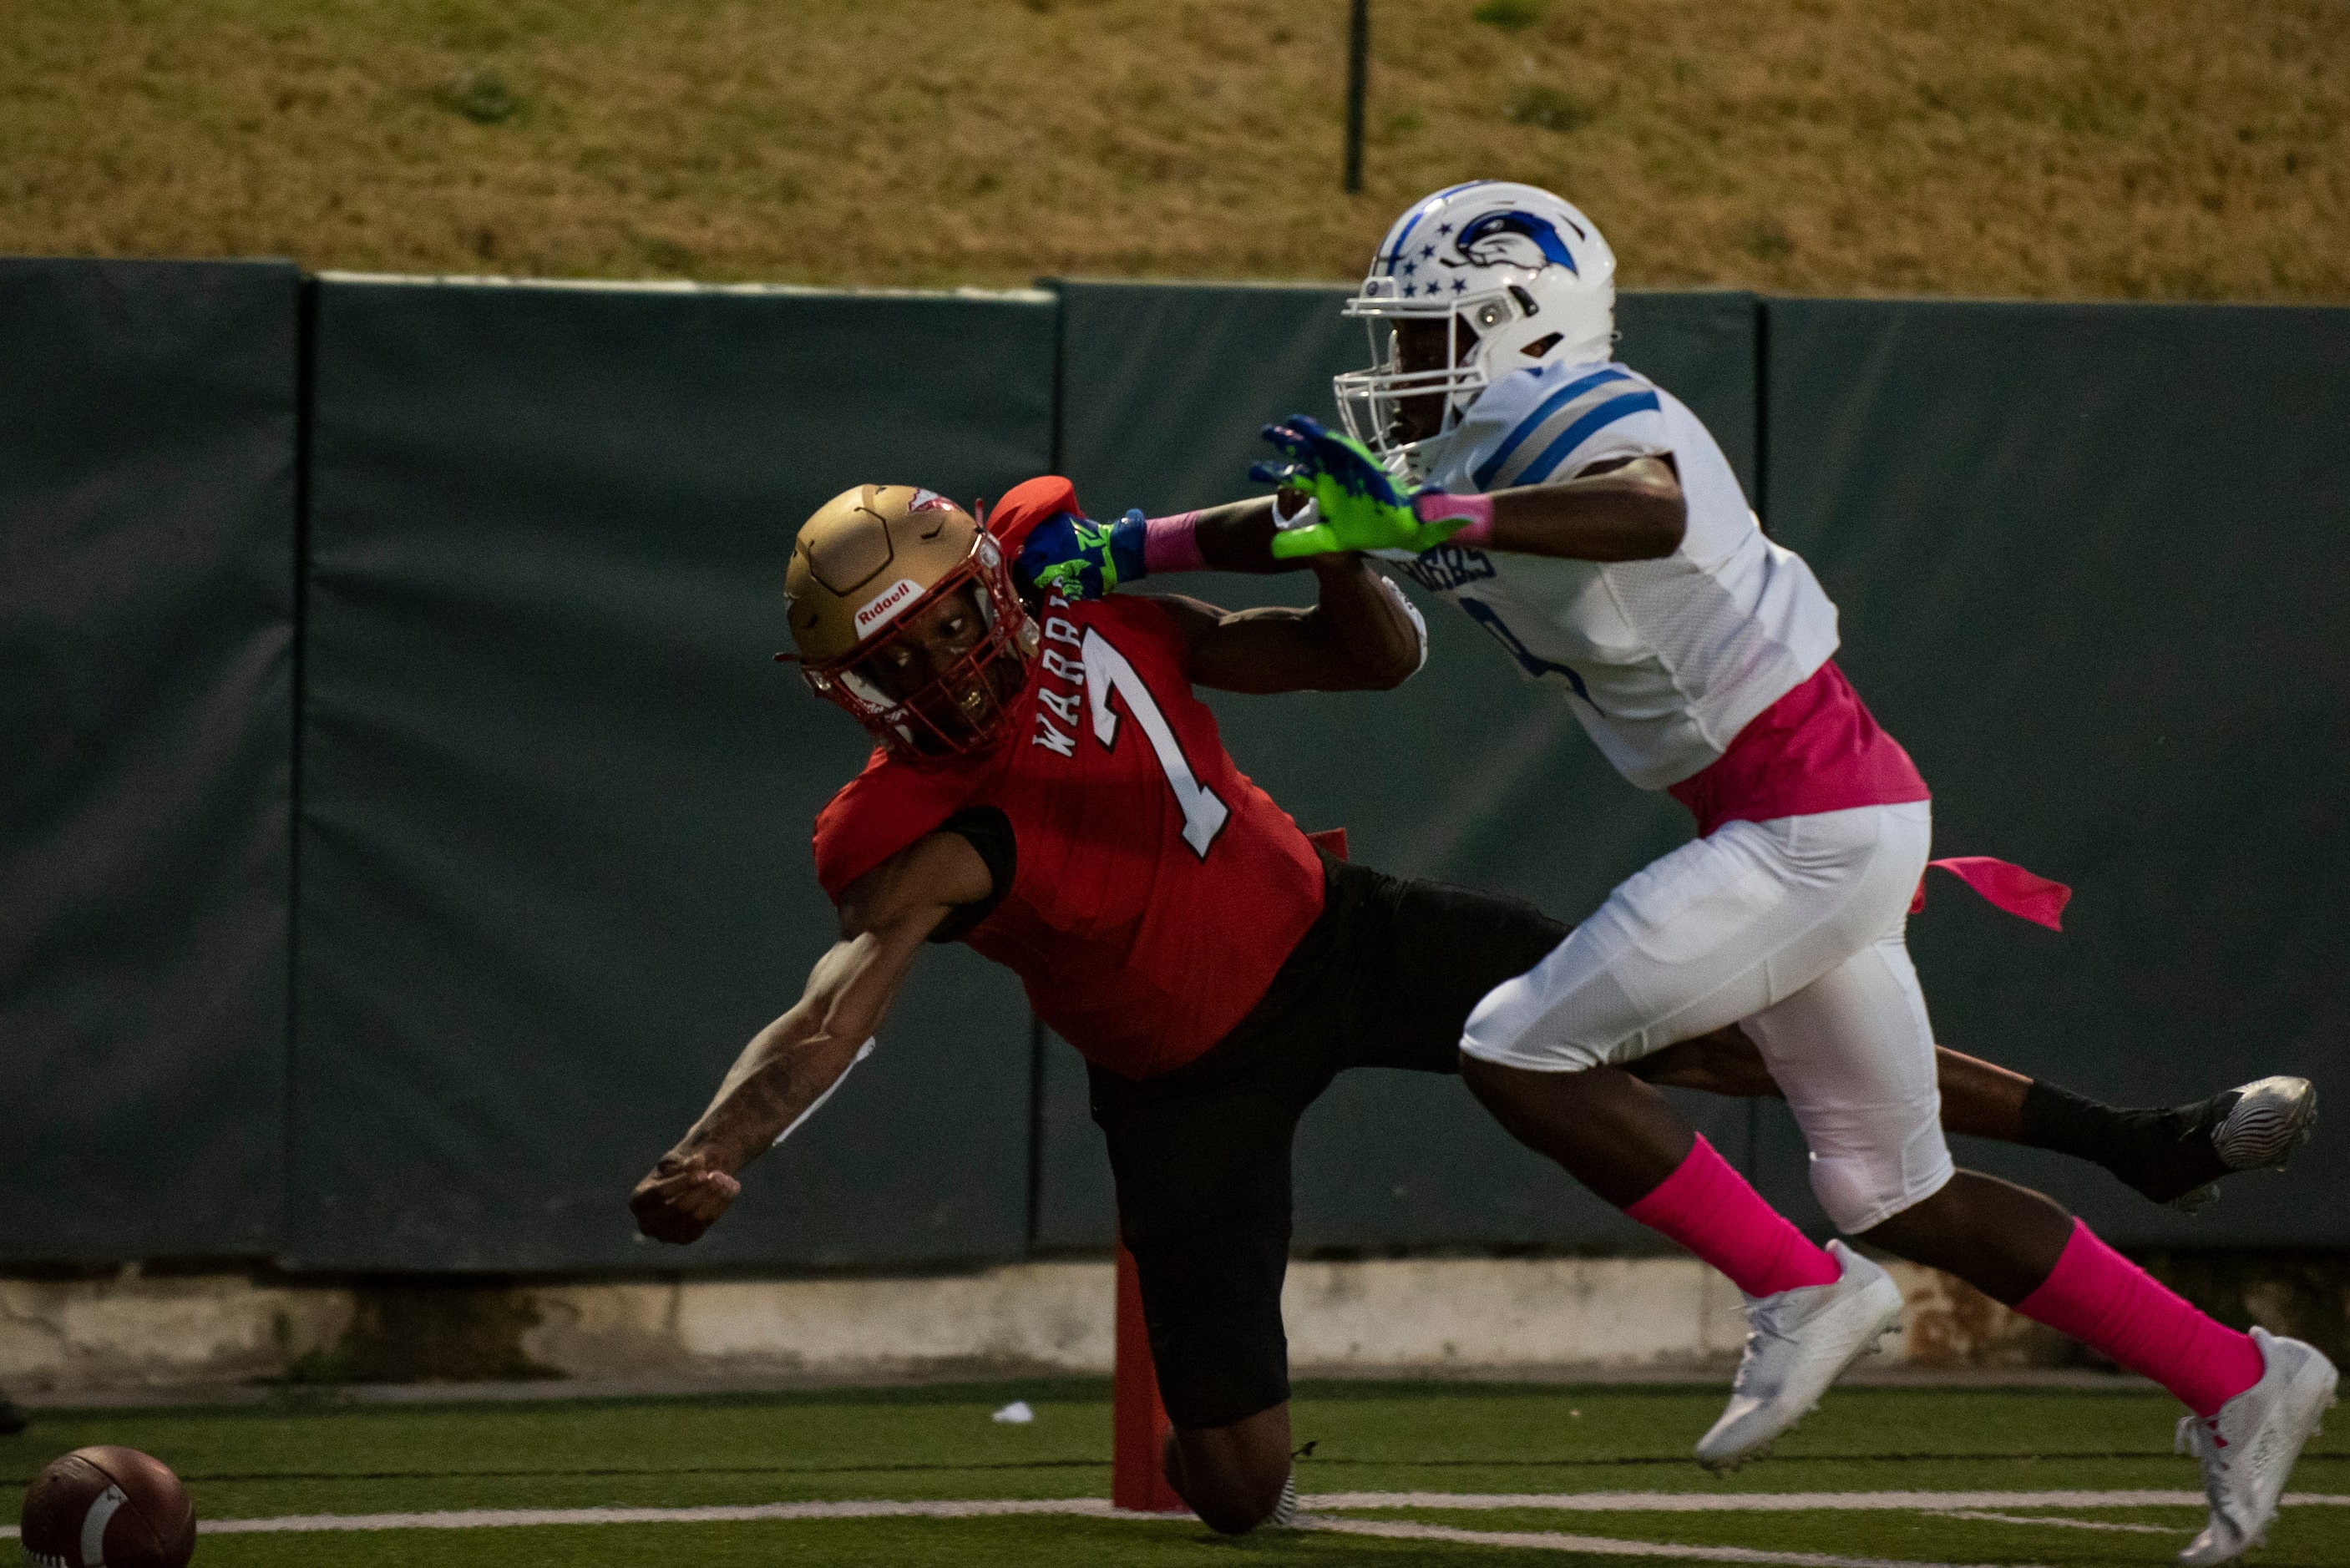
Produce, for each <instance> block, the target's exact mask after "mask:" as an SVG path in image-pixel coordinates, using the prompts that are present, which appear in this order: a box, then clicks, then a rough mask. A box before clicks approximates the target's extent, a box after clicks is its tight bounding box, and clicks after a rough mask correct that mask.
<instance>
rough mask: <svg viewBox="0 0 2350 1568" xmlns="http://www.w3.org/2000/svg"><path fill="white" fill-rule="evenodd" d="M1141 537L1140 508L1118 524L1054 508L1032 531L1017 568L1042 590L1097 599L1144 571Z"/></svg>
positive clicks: (1018, 573)
mask: <svg viewBox="0 0 2350 1568" xmlns="http://www.w3.org/2000/svg"><path fill="white" fill-rule="evenodd" d="M1142 535H1143V525H1142V509H1141V508H1140V507H1139V506H1138V507H1136V508H1134V509H1133V510H1131V511H1129V512H1128V513H1127V514H1126V515H1125V516H1123V517H1121V518H1119V519H1118V521H1117V522H1115V523H1097V522H1095V521H1094V520H1093V519H1092V518H1090V517H1080V516H1078V515H1077V514H1076V513H1074V512H1055V513H1054V514H1053V515H1051V516H1050V517H1047V518H1046V519H1045V521H1043V522H1042V523H1039V524H1036V526H1035V529H1034V530H1033V531H1031V532H1030V534H1029V535H1028V539H1027V542H1026V543H1025V544H1024V545H1022V546H1021V548H1020V556H1019V558H1018V559H1017V560H1015V561H1014V562H1013V570H1014V574H1015V576H1017V577H1018V578H1019V580H1020V581H1022V582H1024V583H1026V584H1028V585H1030V586H1032V587H1035V588H1036V589H1038V590H1039V591H1041V592H1044V593H1057V594H1059V595H1060V596H1061V597H1064V598H1070V599H1097V598H1100V597H1102V596H1103V595H1105V594H1107V593H1110V592H1112V591H1114V590H1115V589H1116V588H1117V587H1118V585H1119V584H1120V583H1130V582H1133V581H1134V580H1135V579H1136V578H1138V577H1140V576H1144V575H1145V572H1144V567H1143V564H1142Z"/></svg>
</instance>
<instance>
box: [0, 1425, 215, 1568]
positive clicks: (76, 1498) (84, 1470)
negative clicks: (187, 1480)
mask: <svg viewBox="0 0 2350 1568" xmlns="http://www.w3.org/2000/svg"><path fill="white" fill-rule="evenodd" d="M24 1527H25V1528H24V1535H23V1538H22V1541H21V1544H22V1546H23V1547H24V1551H25V1561H26V1563H30V1564H33V1565H34V1568H186V1564H187V1561H188V1559H189V1558H190V1557H192V1556H193V1555H194V1554H195V1550H196V1511H195V1509H194V1507H193V1506H192V1504H190V1503H189V1501H188V1493H187V1489H186V1488H184V1487H182V1486H181V1485H180V1478H179V1477H177V1476H175V1475H173V1474H172V1471H171V1469H170V1467H168V1466H166V1465H165V1464H164V1463H163V1461H162V1460H161V1459H156V1458H154V1457H152V1456H151V1455H148V1454H142V1453H140V1451H139V1450H138V1449H118V1448H113V1447H103V1448H95V1449H75V1450H74V1451H73V1452H72V1453H69V1454H68V1455H67V1456H66V1457H65V1458H63V1459H57V1460H56V1461H55V1462H53V1463H52V1464H51V1465H50V1466H49V1468H48V1469H45V1470H43V1471H42V1472H41V1479H40V1480H36V1481H35V1482H34V1483H33V1489H32V1490H30V1491H28V1492H26V1494H25V1515H24Z"/></svg>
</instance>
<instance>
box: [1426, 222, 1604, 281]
mask: <svg viewBox="0 0 2350 1568" xmlns="http://www.w3.org/2000/svg"><path fill="white" fill-rule="evenodd" d="M1452 243H1453V245H1454V247H1455V248H1456V249H1458V250H1459V251H1460V253H1461V257H1462V261H1459V262H1448V263H1447V265H1451V266H1460V265H1464V263H1465V265H1470V266H1514V267H1523V268H1524V269H1525V270H1526V271H1528V272H1540V271H1542V269H1543V268H1544V267H1546V266H1563V267H1565V269H1566V270H1567V271H1569V272H1571V273H1573V274H1575V275H1576V276H1577V277H1580V276H1582V275H1583V269H1582V268H1581V267H1579V266H1577V265H1575V253H1574V252H1573V251H1570V250H1568V249H1567V248H1566V242H1565V240H1563V239H1561V238H1560V237H1559V233H1558V230H1557V229H1555V228H1554V227H1553V226H1552V225H1551V223H1550V220H1548V219H1547V218H1538V217H1536V216H1534V213H1521V212H1517V211H1514V210H1513V211H1510V212H1503V213H1486V214H1485V215H1484V216H1483V217H1482V218H1477V219H1474V220H1472V221H1471V222H1470V223H1464V224H1462V225H1461V234H1460V237H1459V238H1457V239H1455V240H1454V241H1453V242H1452Z"/></svg>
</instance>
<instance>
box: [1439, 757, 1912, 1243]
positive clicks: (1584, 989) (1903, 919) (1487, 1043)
mask: <svg viewBox="0 0 2350 1568" xmlns="http://www.w3.org/2000/svg"><path fill="white" fill-rule="evenodd" d="M1932 837H1933V811H1932V807H1931V806H1930V805H1929V804H1928V803H1926V802H1924V801H1918V802H1916V803H1914V804H1908V805H1870V806H1861V807H1858V808H1856V809H1855V810H1851V811H1830V812H1822V813H1819V814H1817V815H1809V816H1784V817H1780V818H1777V819H1775V820H1773V821H1770V822H1731V823H1725V824H1723V825H1722V826H1721V827H1720V828H1718V829H1717V830H1715V832H1714V833H1713V834H1712V835H1711V836H1709V837H1705V838H1699V839H1693V840H1691V841H1690V843H1688V844H1684V845H1682V846H1680V847H1679V849H1676V850H1674V851H1673V852H1672V853H1671V854H1669V855H1668V856H1665V857H1663V858H1662V859H1659V860H1658V861H1656V862H1655V863H1653V864H1652V865H1650V866H1648V867H1647V868H1646V869H1644V870H1642V871H1640V872H1639V873H1638V874H1637V875H1635V876H1633V877H1630V878H1629V879H1628V880H1627V881H1625V882H1624V883H1623V884H1621V885H1620V886H1619V887H1617V889H1616V890H1615V891H1614V892H1613V893H1610V894H1609V895H1608V896H1607V902H1606V903H1604V904H1602V905H1601V906H1600V907H1599V909H1598V912H1597V913H1596V914H1594V915H1593V916H1592V917H1591V918H1590V919H1587V920H1586V921H1584V922H1583V923H1582V924H1581V925H1579V926H1577V927H1575V929H1574V930H1573V931H1572V932H1570V933H1569V934H1568V936H1567V939H1566V940H1565V941H1564V942H1562V943H1560V944H1559V945H1558V947H1557V948H1555V950H1553V951H1552V952H1551V954H1550V956H1549V957H1547V958H1545V959H1544V960H1543V961H1542V962H1540V963H1538V964H1536V965H1535V966H1534V968H1533V969H1531V970H1529V971H1526V972H1525V973H1524V974H1522V975H1520V976H1518V977H1517V978H1516V979H1514V980H1510V981H1503V983H1502V984H1501V985H1500V986H1498V987H1496V988H1495V989H1494V990H1493V991H1492V993H1491V994H1489V995H1488V996H1487V997H1486V998H1485V1000H1484V1001H1483V1002H1480V1003H1478V1005H1477V1010H1476V1011H1475V1012H1472V1013H1471V1014H1470V1016H1469V1023H1468V1027H1467V1032H1466V1033H1465V1035H1464V1036H1463V1038H1462V1040H1461V1050H1463V1051H1465V1052H1467V1053H1468V1054H1470V1055H1471V1056H1475V1057H1477V1058H1479V1059H1480V1060H1482V1061H1487V1062H1495V1063H1499V1064H1503V1065H1504V1066H1511V1067H1523V1068H1527V1069H1530V1070H1532V1071H1534V1072H1544V1073H1566V1072H1575V1071H1578V1070H1580V1069H1582V1068H1585V1067H1594V1066H1597V1065H1599V1064H1602V1063H1616V1064H1621V1063H1626V1062H1634V1061H1638V1059H1639V1058H1641V1057H1643V1056H1646V1055H1648V1054H1649V1053H1650V1052H1652V1051H1660V1050H1662V1049H1664V1047H1666V1046H1668V1045H1670V1044H1675V1043H1676V1042H1679V1041H1682V1040H1688V1039H1691V1038H1694V1037H1695V1036H1697V1035H1700V1034H1704V1033H1709V1032H1711V1031H1712V1030H1715V1029H1719V1028H1721V1026H1722V1025H1724V1024H1726V1023H1742V1024H1743V1025H1744V1028H1745V1031H1746V1033H1747V1034H1748V1035H1749V1036H1751V1037H1752V1039H1753V1041H1754V1043H1755V1044H1756V1045H1757V1046H1759V1047H1760V1048H1761V1049H1762V1052H1763V1060H1764V1061H1765V1062H1766V1063H1768V1064H1769V1065H1770V1068H1771V1075H1772V1076H1773V1077H1774V1078H1776V1079H1777V1080H1778V1081H1779V1086H1780V1088H1781V1089H1783V1090H1784V1091H1785V1093H1786V1096H1787V1105H1788V1107H1789V1108H1790V1109H1791V1110H1793V1111H1794V1114H1795V1120H1796V1122H1797V1124H1798V1125H1800V1126H1801V1127H1803V1129H1804V1140H1805V1141H1806V1142H1807V1143H1808V1144H1809V1145H1810V1146H1811V1151H1812V1162H1811V1177H1812V1190H1813V1191H1814V1192H1815V1193H1817V1194H1818V1195H1819V1199H1820V1206H1821V1207H1822V1208H1824V1209H1825V1210H1827V1212H1828V1217H1829V1218H1830V1219H1831V1220H1835V1223H1836V1226H1837V1228H1838V1229H1839V1230H1842V1231H1847V1232H1857V1231H1866V1230H1867V1229H1869V1228H1870V1227H1871V1226H1873V1225H1876V1224H1877V1223H1878V1222H1880V1221H1882V1220H1887V1219H1890V1218H1891V1217H1892V1216H1894V1215H1896V1214H1898V1213H1899V1212H1901V1210H1904V1209H1907V1208H1908V1207H1909V1206H1910V1205H1911V1204H1913V1203H1916V1202H1918V1201H1919V1200H1920V1199H1926V1198H1929V1197H1931V1196H1932V1195H1933V1194H1934V1193H1935V1192H1937V1191H1939V1190H1940V1189H1941V1187H1942V1185H1943V1184H1944V1183H1945V1182H1947V1181H1949V1180H1950V1173H1951V1165H1950V1148H1949V1147H1948V1146H1947V1145H1946V1144H1945V1143H1944V1142H1943V1141H1942V1124H1941V1096H1940V1093H1939V1090H1938V1089H1937V1088H1936V1087H1935V1074H1934V1033H1933V1028H1932V1026H1931V1025H1930V1024H1929V1023H1928V1022H1927V1018H1926V998H1925V993H1924V992H1921V991H1920V990H1919V989H1918V971H1916V970H1915V969H1914V968H1912V967H1911V966H1910V962H1909V950H1908V943H1907V941H1906V940H1905V937H1904V931H1905V929H1906V927H1907V925H1908V916H1909V900H1910V897H1911V895H1912V894H1914V893H1915V892H1916V891H1917V888H1918V877H1920V876H1922V875H1924V873H1925V869H1926V856H1927V849H1928V846H1929V843H1930V842H1931V840H1932Z"/></svg>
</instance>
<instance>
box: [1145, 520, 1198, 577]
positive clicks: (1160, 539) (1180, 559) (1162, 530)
mask: <svg viewBox="0 0 2350 1568" xmlns="http://www.w3.org/2000/svg"><path fill="white" fill-rule="evenodd" d="M1142 569H1143V570H1144V571H1146V572H1149V574H1150V575H1151V576H1154V577H1155V576H1158V575H1159V573H1161V572H1204V571H1206V570H1207V569H1208V561H1207V557H1206V556H1202V555H1201V554H1200V514H1198V513H1197V512H1178V513H1177V514H1175V515H1174V516H1172V517H1149V518H1145V519H1144V520H1143V524H1142Z"/></svg>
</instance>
